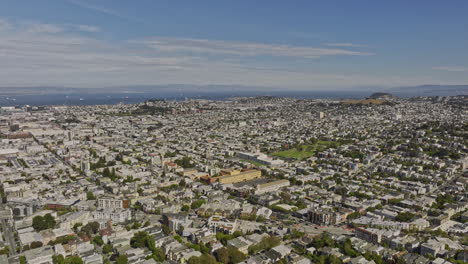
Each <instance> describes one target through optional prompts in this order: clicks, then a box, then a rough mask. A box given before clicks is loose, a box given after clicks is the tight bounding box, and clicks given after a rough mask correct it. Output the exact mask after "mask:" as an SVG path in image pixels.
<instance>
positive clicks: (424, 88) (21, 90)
mask: <svg viewBox="0 0 468 264" xmlns="http://www.w3.org/2000/svg"><path fill="white" fill-rule="evenodd" d="M363 91H369V95H370V94H372V93H373V92H386V93H391V94H393V95H396V96H401V97H412V96H448V95H468V85H431V84H427V85H421V86H410V87H396V88H381V87H376V88H375V89H374V90H372V88H370V87H367V88H365V89H364V88H350V89H341V90H336V93H339V92H347V93H352V92H359V93H362V92H363ZM234 92H235V93H243V92H246V93H252V92H263V93H268V94H271V95H275V94H281V95H283V96H284V95H287V93H288V92H291V93H295V94H297V93H314V92H327V93H333V92H334V90H328V89H322V90H320V89H318V90H317V89H314V90H307V89H304V90H291V89H282V88H270V87H260V86H241V85H189V84H170V85H148V86H125V87H124V86H121V87H105V88H72V87H47V86H37V87H0V96H20V95H60V94H63V95H69V94H105V93H113V94H120V93H121V94H129V93H132V94H138V93H164V94H184V93H191V94H193V93H201V94H209V93H234Z"/></svg>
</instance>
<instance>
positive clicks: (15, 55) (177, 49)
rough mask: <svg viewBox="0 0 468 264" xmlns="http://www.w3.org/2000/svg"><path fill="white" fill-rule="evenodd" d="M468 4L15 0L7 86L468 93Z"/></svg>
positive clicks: (9, 19)
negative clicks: (463, 89) (465, 89)
mask: <svg viewBox="0 0 468 264" xmlns="http://www.w3.org/2000/svg"><path fill="white" fill-rule="evenodd" d="M467 11H468V1H464V0H451V1H439V0H437V1H436V0H412V1H408V0H392V1H376V0H361V1H344V0H343V1H334V0H326V1H325V0H324V1H320V0H317V1H310V0H295V1H285V0H256V1H252V0H235V1H220V0H199V1H193V0H190V1H189V0H187V1H183V0H179V1H175V0H167V1H165V0H138V1H136V0H133V1H130V0H125V1H124V0H41V1H38V0H4V1H0V87H1V86H3V87H16V86H64V87H82V88H93V87H95V88H97V87H99V88H102V87H112V86H137V85H165V84H193V85H215V84H223V85H244V86H261V87H279V88H284V89H291V90H327V89H356V88H358V87H398V86H412V85H422V84H447V85H448V84H468V15H467Z"/></svg>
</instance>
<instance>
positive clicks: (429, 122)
mask: <svg viewBox="0 0 468 264" xmlns="http://www.w3.org/2000/svg"><path fill="white" fill-rule="evenodd" d="M467 110H468V108H467V97H466V96H458V97H416V98H409V99H401V98H396V97H393V96H389V95H384V96H376V98H368V99H364V100H336V99H292V98H282V97H268V96H264V97H238V98H230V99H228V100H222V101H221V100H220V101H214V100H201V99H199V100H185V101H165V100H149V101H146V102H144V103H139V104H116V105H93V106H47V107H36V106H34V107H32V106H24V107H1V108H0V181H1V190H0V192H1V198H2V205H1V206H2V207H1V211H0V219H1V220H2V222H1V234H2V235H1V236H0V263H11V264H16V263H19V264H80V263H84V264H102V263H117V264H125V263H138V264H152V263H168V264H171V263H189V264H196V263H245V264H257V263H258V264H263V263H265V264H267V263H293V264H308V263H350V264H380V263H409V264H413V263H414V264H419V263H421V264H426V263H427V264H430V263H434V264H448V263H457V264H461V263H467V262H468V250H467V246H468V222H467V220H468V211H467V209H468V203H467V201H468V192H467V187H468V174H467V168H468V111H467Z"/></svg>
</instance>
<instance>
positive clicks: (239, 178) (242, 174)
mask: <svg viewBox="0 0 468 264" xmlns="http://www.w3.org/2000/svg"><path fill="white" fill-rule="evenodd" d="M261 177H262V172H261V171H259V170H247V171H231V172H230V173H229V174H227V175H224V176H220V177H217V178H215V179H217V181H218V182H220V183H238V182H243V181H249V180H253V179H258V178H261Z"/></svg>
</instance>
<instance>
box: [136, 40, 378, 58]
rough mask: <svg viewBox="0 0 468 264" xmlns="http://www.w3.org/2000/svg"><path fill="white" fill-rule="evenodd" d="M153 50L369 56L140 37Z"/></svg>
mask: <svg viewBox="0 0 468 264" xmlns="http://www.w3.org/2000/svg"><path fill="white" fill-rule="evenodd" d="M137 43H140V44H145V45H147V46H149V47H152V48H154V49H156V50H160V51H166V52H195V53H207V54H224V55H238V56H259V55H269V56H283V57H302V58H319V57H322V56H340V55H341V56H371V55H374V54H373V53H370V52H361V51H351V50H346V49H335V48H317V47H309V46H290V45H276V44H265V43H255V42H234V41H222V40H209V39H188V38H165V37H156V38H152V39H147V40H140V41H137Z"/></svg>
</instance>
